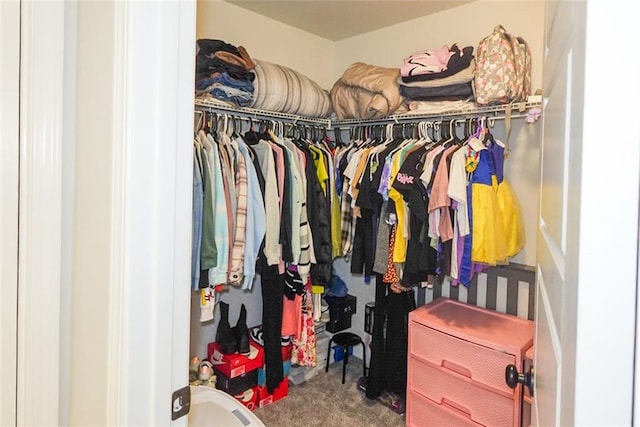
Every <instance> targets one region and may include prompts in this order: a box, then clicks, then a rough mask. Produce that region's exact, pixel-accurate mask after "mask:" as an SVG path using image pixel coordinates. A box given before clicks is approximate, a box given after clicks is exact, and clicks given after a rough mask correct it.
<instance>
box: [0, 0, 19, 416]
mask: <svg viewBox="0 0 640 427" xmlns="http://www.w3.org/2000/svg"><path fill="white" fill-rule="evenodd" d="M0 46H1V48H0V54H1V55H2V59H1V60H0V66H1V67H2V68H1V69H0V99H1V100H2V104H1V106H0V171H2V175H1V176H0V200H2V206H1V207H0V259H2V269H1V270H0V372H2V381H1V382H0V425H15V423H16V363H17V320H16V317H17V312H18V173H19V169H18V158H19V146H20V145H19V140H20V130H19V109H20V104H19V88H18V84H19V81H20V74H19V73H20V4H19V3H17V2H2V3H0Z"/></svg>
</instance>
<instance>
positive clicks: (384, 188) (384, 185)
mask: <svg viewBox="0 0 640 427" xmlns="http://www.w3.org/2000/svg"><path fill="white" fill-rule="evenodd" d="M393 154H395V151H394V152H392V154H389V155H388V156H387V158H386V159H385V160H384V167H383V168H382V176H381V177H380V185H379V186H378V194H380V195H381V196H382V199H383V200H384V201H387V200H389V181H390V179H391V162H392V161H393Z"/></svg>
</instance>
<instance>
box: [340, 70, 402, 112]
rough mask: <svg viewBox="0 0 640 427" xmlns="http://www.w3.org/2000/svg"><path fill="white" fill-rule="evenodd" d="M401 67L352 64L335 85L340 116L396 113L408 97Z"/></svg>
mask: <svg viewBox="0 0 640 427" xmlns="http://www.w3.org/2000/svg"><path fill="white" fill-rule="evenodd" d="M399 75H400V70H399V69H397V68H384V67H377V66H374V65H368V64H365V63H362V62H356V63H354V64H351V65H350V66H349V67H347V69H346V70H345V71H344V73H343V74H342V77H340V79H338V81H336V82H335V83H334V85H333V87H332V88H331V92H330V94H331V103H332V105H333V110H334V111H335V112H336V115H337V116H338V120H344V119H378V118H381V117H385V116H387V115H389V114H393V113H394V112H395V111H396V110H397V109H398V107H399V106H400V105H401V104H402V102H403V101H404V100H403V98H402V96H400V92H399V90H398V82H397V79H398V77H399Z"/></svg>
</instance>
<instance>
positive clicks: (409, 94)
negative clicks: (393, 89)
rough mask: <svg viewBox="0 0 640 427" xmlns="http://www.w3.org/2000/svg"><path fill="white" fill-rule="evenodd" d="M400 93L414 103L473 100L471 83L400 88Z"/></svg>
mask: <svg viewBox="0 0 640 427" xmlns="http://www.w3.org/2000/svg"><path fill="white" fill-rule="evenodd" d="M400 93H401V94H402V96H404V97H406V98H407V99H411V100H416V101H457V100H473V99H475V98H474V89H473V81H470V82H468V83H458V84H453V85H449V86H440V87H408V86H400Z"/></svg>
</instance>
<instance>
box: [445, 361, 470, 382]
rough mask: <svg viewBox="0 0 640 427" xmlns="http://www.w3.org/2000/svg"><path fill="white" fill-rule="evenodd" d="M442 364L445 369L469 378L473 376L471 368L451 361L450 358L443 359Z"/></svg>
mask: <svg viewBox="0 0 640 427" xmlns="http://www.w3.org/2000/svg"><path fill="white" fill-rule="evenodd" d="M440 366H442V367H443V368H444V369H448V370H450V371H453V372H455V373H457V374H460V375H463V376H465V377H467V378H471V370H470V369H469V368H465V367H464V366H461V365H458V364H457V363H454V362H451V361H449V360H443V361H442V364H441V365H440Z"/></svg>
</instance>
